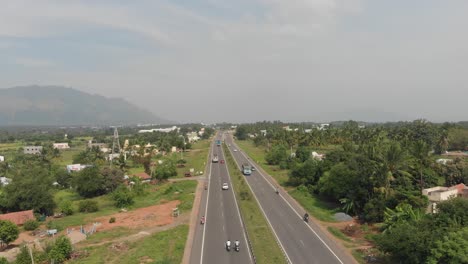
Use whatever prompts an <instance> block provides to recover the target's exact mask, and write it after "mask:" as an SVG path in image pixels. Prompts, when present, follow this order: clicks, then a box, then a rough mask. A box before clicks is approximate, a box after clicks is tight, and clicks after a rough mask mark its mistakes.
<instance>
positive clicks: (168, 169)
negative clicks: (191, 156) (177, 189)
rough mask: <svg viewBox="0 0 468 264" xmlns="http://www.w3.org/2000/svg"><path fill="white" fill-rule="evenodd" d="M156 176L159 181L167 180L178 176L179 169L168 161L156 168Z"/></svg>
mask: <svg viewBox="0 0 468 264" xmlns="http://www.w3.org/2000/svg"><path fill="white" fill-rule="evenodd" d="M154 174H155V176H156V177H155V178H156V179H158V180H167V179H168V178H169V177H171V176H176V175H177V168H176V166H175V164H174V163H173V162H172V161H170V160H166V161H165V162H164V163H163V164H160V165H159V166H157V167H156V170H155V171H154Z"/></svg>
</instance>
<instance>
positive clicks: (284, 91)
mask: <svg viewBox="0 0 468 264" xmlns="http://www.w3.org/2000/svg"><path fill="white" fill-rule="evenodd" d="M0 58H1V59H0V87H2V88H7V87H12V86H18V85H29V84H40V85H49V84H51V85H65V86H69V87H73V88H77V89H79V90H82V91H85V92H90V93H98V94H102V95H106V96H117V97H124V98H126V99H127V100H129V101H130V102H133V103H135V104H138V105H140V106H142V107H144V108H147V109H148V110H151V111H153V112H154V113H156V114H157V115H159V116H161V117H164V118H167V119H171V120H177V121H182V122H186V121H192V122H197V121H203V122H219V121H235V122H238V121H255V120H264V119H266V120H279V119H280V120H288V121H327V120H336V119H350V118H353V119H364V120H366V119H367V120H371V121H372V120H378V119H382V120H394V119H406V120H410V119H415V118H421V117H423V118H427V119H429V120H433V121H444V120H448V121H453V120H468V111H467V110H468V1H466V0H411V1H409V0H391V1H389V0H166V1H156V0H148V1H144V0H140V1H128V0H101V1H95V0H82V1H72V0H67V1H64V0H30V1H25V0H1V1H0Z"/></svg>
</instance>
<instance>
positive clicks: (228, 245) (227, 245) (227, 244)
mask: <svg viewBox="0 0 468 264" xmlns="http://www.w3.org/2000/svg"><path fill="white" fill-rule="evenodd" d="M226 249H227V250H231V240H229V239H228V240H227V241H226Z"/></svg>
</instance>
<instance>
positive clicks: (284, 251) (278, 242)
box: [228, 148, 292, 264]
mask: <svg viewBox="0 0 468 264" xmlns="http://www.w3.org/2000/svg"><path fill="white" fill-rule="evenodd" d="M228 149H229V152H230V153H231V156H232V159H233V160H234V162H236V164H237V168H239V169H240V166H239V163H238V162H237V160H236V158H235V157H234V154H233V153H232V151H231V148H228ZM245 182H246V183H247V186H249V189H250V192H251V193H252V195H253V196H254V198H255V201H256V202H257V204H258V207H260V210H261V211H262V214H263V217H265V219H266V221H267V223H268V225H269V226H270V230H271V231H272V232H273V234H274V235H275V238H276V243H277V244H278V245H279V246H280V248H281V251H282V252H283V255H284V257H285V259H286V262H288V263H291V264H292V261H291V259H290V258H289V256H288V253H286V250H285V249H284V247H283V244H282V243H281V241H280V239H279V237H278V235H277V234H276V231H275V229H274V228H273V225H272V224H271V223H270V220H269V219H268V217H267V215H266V213H265V210H263V207H262V205H261V204H260V202H259V201H258V198H257V196H256V195H255V193H254V191H253V189H252V187H251V186H250V183H249V181H245Z"/></svg>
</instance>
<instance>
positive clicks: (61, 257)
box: [48, 236, 73, 263]
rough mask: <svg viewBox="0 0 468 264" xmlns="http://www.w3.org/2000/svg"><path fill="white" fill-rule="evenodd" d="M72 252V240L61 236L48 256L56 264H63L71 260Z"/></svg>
mask: <svg viewBox="0 0 468 264" xmlns="http://www.w3.org/2000/svg"><path fill="white" fill-rule="evenodd" d="M72 251H73V249H72V244H71V241H70V239H69V238H68V237H66V236H59V237H58V238H57V239H56V240H55V244H54V245H53V247H52V249H51V250H50V251H49V254H48V256H49V259H50V260H52V261H53V262H54V263H63V262H65V261H66V260H67V259H69V258H70V255H71V253H72Z"/></svg>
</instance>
